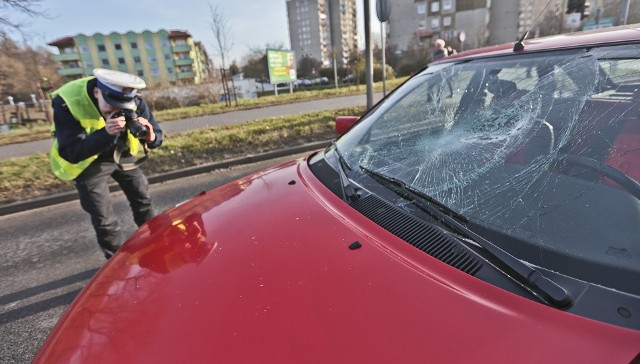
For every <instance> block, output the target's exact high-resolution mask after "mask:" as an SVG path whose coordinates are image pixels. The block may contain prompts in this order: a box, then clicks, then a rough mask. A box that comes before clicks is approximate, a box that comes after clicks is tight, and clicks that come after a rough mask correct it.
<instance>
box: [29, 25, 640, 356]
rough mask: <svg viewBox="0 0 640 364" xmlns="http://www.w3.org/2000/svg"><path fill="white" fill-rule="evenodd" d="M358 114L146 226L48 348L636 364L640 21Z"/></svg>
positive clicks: (449, 79) (639, 336)
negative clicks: (336, 131) (323, 143)
mask: <svg viewBox="0 0 640 364" xmlns="http://www.w3.org/2000/svg"><path fill="white" fill-rule="evenodd" d="M356 119H358V118H355V117H354V118H341V119H340V120H339V122H338V125H337V126H338V128H342V129H347V128H348V129H349V130H348V131H347V132H346V133H345V134H343V135H342V136H341V137H339V138H338V139H337V140H336V141H335V143H332V145H330V146H328V147H327V148H326V149H325V150H321V151H317V152H315V153H313V154H311V155H309V156H308V157H307V158H305V159H303V160H297V161H293V162H290V163H287V164H285V165H281V166H278V167H275V168H272V169H269V170H266V171H263V172H261V173H257V174H254V175H251V176H248V177H246V178H243V179H241V180H239V181H236V182H233V183H230V184H228V185H226V186H223V187H221V188H218V189H215V190H212V191H209V192H207V193H204V194H201V195H199V196H197V197H196V198H194V199H193V200H191V201H188V202H186V203H184V204H181V205H179V206H177V207H175V208H174V209H172V210H169V211H167V212H165V213H163V214H161V215H159V216H158V217H156V218H155V219H153V220H151V221H150V222H148V223H147V224H145V225H144V226H142V227H141V228H140V230H139V231H137V232H136V233H135V234H134V235H133V236H132V237H131V238H130V239H129V240H128V242H127V243H126V244H125V245H124V246H123V248H122V249H121V250H120V251H119V252H118V253H117V254H116V255H115V256H114V257H113V258H112V259H111V260H110V261H109V262H108V263H107V264H106V265H105V266H104V267H103V268H102V269H101V270H100V272H99V273H98V274H97V275H96V276H95V277H94V279H93V280H92V281H91V282H90V283H89V284H88V285H87V287H86V288H85V289H84V290H83V291H82V293H81V294H80V295H79V296H78V297H77V298H76V300H75V301H74V302H73V304H72V305H71V306H70V307H69V309H68V310H67V312H66V313H65V314H64V316H63V317H62V318H61V320H60V322H59V323H58V324H57V325H56V327H55V328H54V329H53V331H52V333H51V334H50V335H49V337H48V338H47V340H46V342H45V343H44V345H43V346H42V348H41V350H40V351H39V352H38V354H37V356H36V358H35V362H36V363H67V362H82V363H176V362H180V363H203V362H206V363H210V362H218V363H248V362H259V363H314V362H316V363H417V362H420V363H456V362H464V363H468V362H490V363H640V28H633V27H625V28H616V29H610V30H602V31H595V32H588V33H573V34H565V35H561V36H556V37H551V38H546V39H535V40H530V41H525V42H524V43H523V44H522V45H518V46H516V47H514V45H513V44H510V45H504V46H496V47H489V48H484V49H479V50H473V51H470V52H465V53H460V54H457V55H455V56H452V57H448V58H444V59H442V60H440V61H438V62H437V63H433V64H431V65H429V66H428V67H426V68H425V69H424V70H422V71H421V72H419V73H418V74H416V75H415V76H414V77H412V78H411V79H410V80H408V81H407V82H406V83H405V84H403V85H402V86H401V87H399V88H398V89H396V90H395V91H394V92H393V93H391V94H390V95H389V96H387V97H386V98H385V99H384V100H383V101H382V102H380V103H379V104H377V105H376V106H375V107H373V108H372V109H371V110H369V111H368V112H367V113H366V114H365V115H363V116H362V117H360V118H359V120H357V122H355V121H356ZM354 122H355V123H354ZM344 123H347V124H346V125H345V124H344ZM352 123H353V125H351V124H352Z"/></svg>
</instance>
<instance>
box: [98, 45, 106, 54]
mask: <svg viewBox="0 0 640 364" xmlns="http://www.w3.org/2000/svg"><path fill="white" fill-rule="evenodd" d="M106 50H107V48H106V47H105V46H104V44H98V51H100V52H105V51H106Z"/></svg>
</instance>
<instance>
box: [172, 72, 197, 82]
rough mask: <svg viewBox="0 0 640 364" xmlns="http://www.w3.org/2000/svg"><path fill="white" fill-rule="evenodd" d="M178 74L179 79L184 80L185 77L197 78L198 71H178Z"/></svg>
mask: <svg viewBox="0 0 640 364" xmlns="http://www.w3.org/2000/svg"><path fill="white" fill-rule="evenodd" d="M176 75H177V76H178V79H179V80H184V79H189V78H196V73H195V72H178V73H177V74H176Z"/></svg>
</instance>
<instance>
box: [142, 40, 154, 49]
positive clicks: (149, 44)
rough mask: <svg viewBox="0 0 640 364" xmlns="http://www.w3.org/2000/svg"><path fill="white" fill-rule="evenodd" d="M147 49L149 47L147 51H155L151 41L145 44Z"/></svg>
mask: <svg viewBox="0 0 640 364" xmlns="http://www.w3.org/2000/svg"><path fill="white" fill-rule="evenodd" d="M144 45H145V47H147V49H153V44H152V43H151V42H150V41H146V42H144Z"/></svg>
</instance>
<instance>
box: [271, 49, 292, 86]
mask: <svg viewBox="0 0 640 364" xmlns="http://www.w3.org/2000/svg"><path fill="white" fill-rule="evenodd" d="M267 64H268V67H269V83H272V84H277V83H283V82H293V81H295V80H297V79H298V77H297V74H296V56H295V53H294V52H293V51H288V50H282V49H267Z"/></svg>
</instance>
